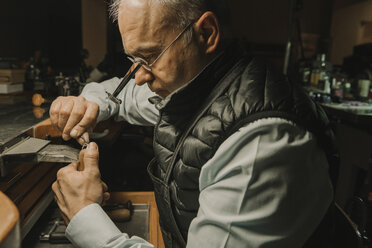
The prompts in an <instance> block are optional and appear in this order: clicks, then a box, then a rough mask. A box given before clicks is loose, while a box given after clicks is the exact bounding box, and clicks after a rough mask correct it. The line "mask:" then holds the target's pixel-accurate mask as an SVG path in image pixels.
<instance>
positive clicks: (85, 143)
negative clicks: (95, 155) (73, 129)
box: [79, 136, 89, 150]
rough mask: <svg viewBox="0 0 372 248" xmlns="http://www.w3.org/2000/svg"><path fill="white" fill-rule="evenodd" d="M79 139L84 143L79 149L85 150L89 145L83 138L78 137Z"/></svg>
mask: <svg viewBox="0 0 372 248" xmlns="http://www.w3.org/2000/svg"><path fill="white" fill-rule="evenodd" d="M79 139H81V140H82V141H83V142H84V144H83V146H82V147H81V150H84V149H86V148H87V147H88V144H89V143H88V142H87V141H86V140H85V139H84V137H83V136H80V137H79Z"/></svg>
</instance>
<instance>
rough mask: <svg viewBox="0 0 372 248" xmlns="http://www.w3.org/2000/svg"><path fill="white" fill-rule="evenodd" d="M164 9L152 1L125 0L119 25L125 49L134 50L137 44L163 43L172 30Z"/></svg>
mask: <svg viewBox="0 0 372 248" xmlns="http://www.w3.org/2000/svg"><path fill="white" fill-rule="evenodd" d="M166 14H167V12H166V11H165V9H164V7H163V6H162V5H161V4H159V3H157V1H151V0H124V1H122V3H121V5H120V8H119V15H118V25H119V29H120V33H121V36H122V39H123V44H124V49H125V50H132V49H133V46H136V43H137V42H149V43H151V42H159V41H160V42H161V40H162V39H163V37H164V35H165V34H166V33H167V32H169V30H171V28H170V26H171V25H170V23H168V22H167V21H166V19H167V18H166V17H167V15H166Z"/></svg>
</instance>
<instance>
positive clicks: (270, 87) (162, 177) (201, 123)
mask: <svg viewBox="0 0 372 248" xmlns="http://www.w3.org/2000/svg"><path fill="white" fill-rule="evenodd" d="M150 101H151V102H152V103H154V104H155V105H156V107H157V108H158V109H159V111H160V118H159V121H158V123H157V125H156V126H155V133H154V144H153V145H154V151H155V158H154V159H153V160H152V161H151V162H150V164H149V167H148V171H149V174H150V177H151V178H152V180H153V182H154V190H155V196H156V202H157V205H158V209H159V215H160V220H159V221H160V225H161V228H162V234H163V239H164V243H165V246H166V247H167V248H169V247H185V246H186V240H187V233H188V228H189V225H190V222H191V220H192V219H193V218H195V217H196V214H197V211H198V208H199V202H198V197H199V182H198V180H199V175H200V170H201V168H202V166H203V165H204V164H205V163H206V162H207V161H208V160H209V159H210V158H211V157H212V156H213V155H214V154H215V152H216V150H217V148H218V147H219V146H220V145H221V143H222V142H223V141H224V140H225V139H226V138H228V137H229V136H230V135H231V134H232V133H234V132H235V131H237V130H238V129H239V128H240V127H242V126H243V125H245V124H247V123H250V122H253V121H255V120H257V119H261V118H267V117H280V118H284V119H287V120H291V121H293V122H295V123H297V124H298V125H302V126H303V127H304V128H306V129H307V130H309V131H311V132H312V133H314V134H315V135H317V137H318V140H319V142H320V143H321V145H323V146H324V147H329V140H330V139H331V138H330V135H328V134H330V132H329V130H328V120H327V117H326V115H325V113H324V112H323V111H322V110H321V109H320V108H319V107H318V105H316V104H315V103H314V102H313V101H311V99H310V98H309V97H308V96H307V94H306V93H305V92H304V91H303V90H302V89H301V88H300V87H298V86H296V85H294V84H292V83H290V82H289V81H288V80H286V78H284V77H283V76H282V75H281V74H279V73H277V72H276V71H275V70H273V69H272V68H270V67H269V66H268V65H267V64H266V63H265V62H263V61H261V60H258V59H254V58H253V59H252V58H250V57H249V56H246V55H245V54H244V53H243V52H242V50H241V49H239V48H237V46H233V47H230V48H229V49H227V50H226V51H225V52H224V53H223V54H222V55H221V56H220V57H219V58H218V59H216V61H214V62H213V63H212V64H210V65H209V66H208V67H207V68H206V69H205V70H204V71H203V72H202V73H201V74H200V75H198V76H197V77H196V78H195V79H194V80H192V82H191V83H189V84H188V85H187V86H186V87H185V88H183V89H181V90H180V91H178V92H176V93H175V94H173V95H172V96H171V98H170V99H169V101H168V102H167V103H166V104H165V103H164V101H161V99H160V98H158V97H154V98H152V99H150Z"/></svg>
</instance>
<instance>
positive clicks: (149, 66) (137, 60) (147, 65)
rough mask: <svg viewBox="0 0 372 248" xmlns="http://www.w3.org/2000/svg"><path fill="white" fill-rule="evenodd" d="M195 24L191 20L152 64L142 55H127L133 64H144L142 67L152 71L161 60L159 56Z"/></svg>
mask: <svg viewBox="0 0 372 248" xmlns="http://www.w3.org/2000/svg"><path fill="white" fill-rule="evenodd" d="M192 24H193V22H191V23H190V24H189V25H187V26H186V27H185V28H184V29H183V30H182V32H181V33H179V34H178V35H177V37H176V38H175V39H174V40H173V41H172V42H171V43H170V44H169V45H168V46H167V47H166V48H165V49H164V50H163V51H162V52H161V53H160V54H159V56H158V57H157V58H156V59H155V60H154V62H152V63H151V64H150V63H149V62H147V61H146V60H145V59H143V58H140V57H135V58H132V57H130V56H127V58H128V59H129V60H130V61H132V63H133V64H137V63H138V64H140V65H142V67H143V68H144V69H146V70H147V71H152V66H153V65H154V64H155V63H156V61H158V60H159V58H160V57H161V56H162V55H163V54H164V53H165V52H166V51H167V50H168V49H169V48H170V47H171V46H172V45H173V44H174V43H175V42H176V41H177V40H178V39H179V38H180V37H181V36H182V35H183V34H184V33H185V32H186V30H187V29H188V28H189V27H191V25H192Z"/></svg>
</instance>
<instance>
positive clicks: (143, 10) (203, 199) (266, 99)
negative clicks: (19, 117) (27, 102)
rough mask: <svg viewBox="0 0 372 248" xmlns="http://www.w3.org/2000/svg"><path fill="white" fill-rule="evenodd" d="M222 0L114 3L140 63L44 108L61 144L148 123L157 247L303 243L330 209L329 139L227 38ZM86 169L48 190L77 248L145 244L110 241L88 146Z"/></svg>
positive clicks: (123, 238)
mask: <svg viewBox="0 0 372 248" xmlns="http://www.w3.org/2000/svg"><path fill="white" fill-rule="evenodd" d="M226 12H227V4H226V2H225V1H223V0H220V1H207V0H119V1H116V2H114V3H113V4H112V6H111V14H112V16H113V17H114V19H117V20H118V24H119V29H120V32H121V35H122V41H123V45H124V49H125V53H126V54H127V55H128V56H129V58H130V59H131V60H132V61H133V63H134V65H133V67H132V69H133V68H134V67H136V66H138V65H140V66H141V67H140V69H139V70H138V71H137V72H136V74H135V80H133V81H130V82H129V83H128V85H126V87H125V88H124V89H123V91H122V92H121V93H120V95H119V96H118V97H119V98H120V99H121V100H122V104H120V105H119V104H117V103H114V102H113V101H111V100H110V98H109V97H108V94H106V91H107V92H110V93H112V92H113V91H114V89H115V87H116V86H117V85H118V84H119V82H120V80H119V79H117V78H114V79H111V80H108V81H106V82H103V83H101V84H97V83H91V84H89V85H87V86H86V87H85V89H84V90H83V92H82V95H81V96H79V97H61V98H58V99H57V100H55V101H54V103H53V104H52V106H51V110H50V115H51V120H52V122H53V124H54V125H55V126H56V127H57V128H59V129H60V130H61V131H62V132H63V138H64V139H69V138H71V137H72V138H78V137H80V136H81V135H82V134H83V133H84V132H85V131H86V130H89V129H90V128H92V127H93V126H94V124H95V123H96V122H97V121H101V120H103V119H107V118H108V117H110V116H116V118H117V119H124V120H126V121H128V122H130V123H132V124H140V125H155V131H154V132H155V133H154V151H155V158H154V159H153V160H152V162H151V163H150V164H149V167H148V172H149V174H150V176H151V178H152V180H153V182H154V189H155V195H156V201H157V205H158V209H159V214H160V219H159V221H160V225H161V228H162V233H163V239H164V242H165V245H166V247H275V248H278V247H286V248H288V247H302V246H303V245H305V243H306V242H307V241H308V240H309V238H310V236H311V235H312V234H313V233H314V231H315V230H316V229H317V227H318V226H319V224H320V223H321V221H322V219H323V218H324V216H325V214H326V212H327V209H328V208H329V206H330V203H331V202H332V195H333V192H332V186H331V183H330V180H329V175H328V162H327V156H328V154H329V153H328V151H326V148H327V147H329V146H330V140H331V135H330V132H329V130H328V121H327V119H326V117H325V115H324V113H323V111H322V110H321V109H320V108H319V107H318V106H317V105H316V104H315V103H313V102H312V101H311V100H310V99H309V98H308V96H307V95H306V94H305V93H304V92H303V91H302V89H300V88H299V87H297V86H296V85H295V84H292V83H291V82H288V81H287V80H286V79H285V78H284V77H283V76H281V75H280V74H278V73H276V72H275V70H273V69H271V67H270V66H268V65H267V64H265V63H264V62H263V61H260V60H258V59H255V58H251V57H250V56H249V55H247V54H246V53H245V52H244V49H242V48H241V46H240V45H239V44H238V43H236V42H234V41H233V40H232V39H230V38H231V37H230V35H229V34H230V32H229V31H230V30H229V21H228V19H229V18H228V16H227V14H226ZM84 163H85V170H84V171H82V172H81V171H77V165H76V164H71V165H69V166H67V167H65V168H63V169H61V170H60V171H59V173H58V175H57V181H56V182H55V183H54V185H53V190H54V192H55V194H56V199H57V202H58V204H59V206H60V208H61V210H62V212H63V213H64V214H65V216H66V217H67V219H69V220H70V224H69V226H68V227H67V230H66V234H67V236H68V238H69V239H70V240H71V241H72V243H74V244H75V245H76V246H78V247H152V245H151V244H149V243H147V242H146V241H144V240H143V239H141V238H139V237H131V238H129V237H128V235H127V234H125V233H124V234H123V233H120V232H119V230H118V229H117V228H116V226H115V225H114V224H113V223H112V222H111V221H110V219H109V218H108V217H107V216H106V215H105V213H104V212H103V211H102V209H101V207H100V204H101V203H102V201H103V199H105V198H106V197H108V193H107V192H105V191H106V190H107V189H106V187H105V184H104V183H103V182H102V181H101V180H100V177H99V170H98V149H97V146H96V145H95V144H94V143H91V144H90V145H89V146H88V148H87V150H86V151H85V156H84Z"/></svg>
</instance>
